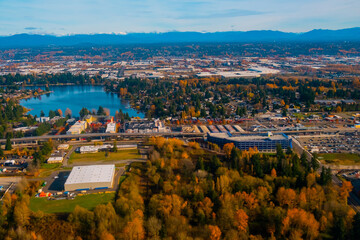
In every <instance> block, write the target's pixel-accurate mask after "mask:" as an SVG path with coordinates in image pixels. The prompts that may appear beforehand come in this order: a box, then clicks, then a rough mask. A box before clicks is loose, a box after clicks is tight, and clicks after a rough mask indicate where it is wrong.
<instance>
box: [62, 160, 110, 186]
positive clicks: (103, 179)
mask: <svg viewBox="0 0 360 240" xmlns="http://www.w3.org/2000/svg"><path fill="white" fill-rule="evenodd" d="M114 175H115V165H114V164H112V165H89V166H76V167H73V169H72V171H71V173H70V175H69V177H68V179H67V180H66V182H65V186H64V187H65V191H79V190H89V189H106V188H112V186H113V183H114Z"/></svg>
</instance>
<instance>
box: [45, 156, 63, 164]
mask: <svg viewBox="0 0 360 240" xmlns="http://www.w3.org/2000/svg"><path fill="white" fill-rule="evenodd" d="M63 161H64V158H63V157H49V159H48V160H47V163H62V162H63Z"/></svg>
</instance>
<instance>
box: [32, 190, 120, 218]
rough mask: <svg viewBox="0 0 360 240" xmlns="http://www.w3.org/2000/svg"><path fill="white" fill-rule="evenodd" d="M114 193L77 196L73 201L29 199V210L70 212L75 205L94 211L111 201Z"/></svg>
mask: <svg viewBox="0 0 360 240" xmlns="http://www.w3.org/2000/svg"><path fill="white" fill-rule="evenodd" d="M114 198H115V193H102V194H88V195H83V196H77V197H76V198H75V199H73V200H66V199H64V200H47V198H35V197H33V198H31V200H30V209H31V210H32V211H34V212H36V211H39V210H40V211H43V212H45V213H60V212H61V213H63V212H72V211H73V210H74V208H75V206H76V205H79V206H81V207H83V208H86V209H90V210H91V209H94V208H95V207H96V206H97V205H98V204H105V203H108V202H111V201H113V200H114Z"/></svg>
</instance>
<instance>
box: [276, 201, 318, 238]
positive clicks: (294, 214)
mask: <svg viewBox="0 0 360 240" xmlns="http://www.w3.org/2000/svg"><path fill="white" fill-rule="evenodd" d="M281 233H282V235H283V236H284V237H286V238H292V239H300V238H306V239H316V238H317V237H318V235H319V223H318V222H317V221H316V219H315V217H314V215H313V214H311V213H309V212H306V211H305V210H303V209H297V208H294V209H289V210H288V212H287V216H286V217H285V218H284V220H283V226H282V231H281ZM295 236H296V237H295Z"/></svg>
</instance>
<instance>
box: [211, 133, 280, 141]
mask: <svg viewBox="0 0 360 240" xmlns="http://www.w3.org/2000/svg"><path fill="white" fill-rule="evenodd" d="M208 136H209V137H216V138H226V139H229V140H232V141H239V142H241V141H262V140H267V139H269V140H287V136H286V135H285V134H269V135H241V136H235V137H233V136H231V135H229V134H228V133H208Z"/></svg>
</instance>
